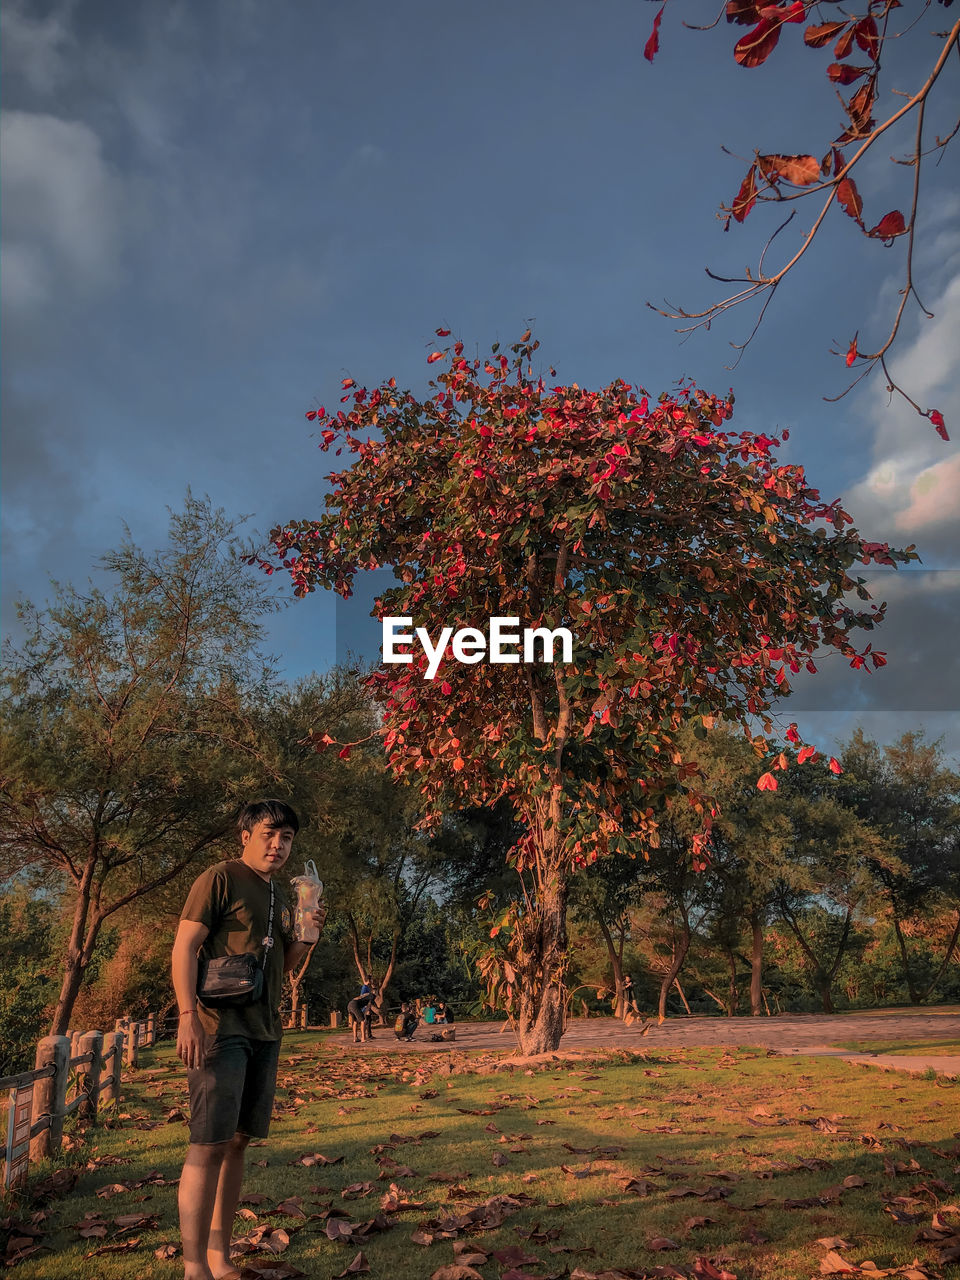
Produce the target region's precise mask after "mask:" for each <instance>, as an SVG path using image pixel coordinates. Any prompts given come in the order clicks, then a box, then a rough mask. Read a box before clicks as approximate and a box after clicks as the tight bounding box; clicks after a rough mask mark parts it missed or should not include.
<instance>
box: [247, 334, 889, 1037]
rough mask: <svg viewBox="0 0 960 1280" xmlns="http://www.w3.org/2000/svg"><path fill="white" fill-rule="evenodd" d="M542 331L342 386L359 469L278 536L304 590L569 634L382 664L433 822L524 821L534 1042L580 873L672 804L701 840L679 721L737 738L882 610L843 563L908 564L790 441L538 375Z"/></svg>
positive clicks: (392, 738) (431, 616)
mask: <svg viewBox="0 0 960 1280" xmlns="http://www.w3.org/2000/svg"><path fill="white" fill-rule="evenodd" d="M439 333H440V336H441V337H446V336H447V334H446V331H439ZM537 345H538V344H537V343H532V344H531V343H530V341H529V334H527V335H525V336H524V338H523V339H522V340H521V341H520V342H519V343H517V344H515V345H514V347H513V348H512V351H513V360H512V361H511V360H510V359H509V358H508V357H507V356H506V355H504V354H501V353H500V352H499V347H498V346H497V347H495V348H494V350H493V355H492V357H491V359H489V360H486V361H481V360H480V359H476V360H467V359H466V358H465V357H464V354H463V344H462V343H461V342H457V343H455V344H454V345H453V347H452V348H448V349H447V359H446V365H445V368H444V370H443V372H442V373H441V374H440V375H439V377H438V379H437V381H436V382H435V383H432V384H431V386H432V387H433V393H432V395H431V397H430V398H428V399H426V400H423V401H420V400H418V399H416V398H415V397H414V396H413V395H412V394H411V393H409V392H406V393H400V392H398V391H397V389H396V386H395V382H394V381H393V380H391V381H390V382H386V383H384V384H382V385H381V386H379V387H377V388H375V389H373V390H372V391H369V390H368V389H367V388H363V387H355V386H354V383H353V380H352V379H349V378H348V379H346V380H345V382H344V384H343V385H344V392H345V394H344V397H343V401H344V403H348V404H350V408H349V409H348V410H346V411H345V410H341V411H340V412H339V413H334V414H325V413H319V414H318V413H316V412H311V413H310V414H309V415H308V417H310V418H311V419H317V418H319V420H320V427H321V442H322V445H321V447H322V448H325V449H326V448H329V447H330V446H331V445H332V444H334V443H335V442H336V443H337V444H338V446H339V448H340V449H343V448H346V449H347V450H348V451H349V453H350V454H352V455H353V462H352V464H351V465H350V467H349V468H348V469H347V470H345V471H342V472H340V473H334V474H333V475H332V476H331V477H330V482H331V485H332V491H331V492H330V493H329V494H328V495H327V496H326V504H327V507H328V512H327V514H326V515H325V516H323V517H322V518H321V519H319V520H316V521H301V522H298V523H294V524H291V525H289V526H286V527H283V528H278V529H276V530H275V531H274V533H273V534H272V540H273V543H274V547H275V551H276V554H277V556H278V557H279V558H280V559H281V560H282V562H283V564H284V565H285V567H286V568H287V569H288V570H289V572H290V575H291V578H292V581H293V584H294V588H295V591H296V592H297V594H304V593H305V592H307V591H310V590H313V589H315V588H316V587H318V586H321V587H329V588H333V589H335V590H337V591H339V592H340V593H341V594H343V595H345V596H346V595H349V594H350V592H351V590H352V583H353V580H354V577H355V575H356V574H357V573H358V572H359V571H360V570H362V569H374V568H379V567H381V566H385V565H389V566H392V567H393V569H394V572H395V575H396V577H397V578H398V580H399V583H400V585H398V587H396V588H395V589H393V590H392V591H389V592H387V593H386V594H385V596H384V597H383V598H382V599H381V600H380V601H379V602H378V606H377V607H378V611H379V614H380V616H384V615H387V614H389V615H392V616H411V617H415V618H416V620H417V622H418V623H420V624H422V625H425V626H426V627H427V629H428V630H429V632H430V634H431V635H432V636H433V637H436V636H438V635H439V633H440V630H441V628H442V627H444V626H448V625H449V626H451V627H454V628H456V627H462V626H464V625H466V624H472V625H474V626H482V625H484V624H485V622H486V620H487V619H488V618H490V617H493V616H501V617H516V618H518V619H519V624H520V627H530V628H537V627H545V628H555V627H559V626H566V627H568V628H570V630H571V631H572V632H573V635H574V636H575V649H574V654H573V663H572V665H570V666H565V665H562V664H560V663H554V664H553V665H552V666H545V665H539V666H536V665H528V664H522V665H517V666H515V667H503V666H494V665H492V664H491V665H486V664H483V665H479V666H467V665H463V664H461V663H459V662H456V661H453V660H451V659H449V658H446V657H445V659H444V661H443V662H442V664H441V666H440V669H439V673H438V678H437V679H434V680H427V679H425V678H424V677H425V674H426V659H425V657H424V656H423V654H422V653H418V654H417V655H414V656H413V657H412V665H410V666H406V667H402V668H400V669H399V671H398V669H396V668H390V669H386V668H385V669H383V670H382V671H381V672H378V673H377V687H378V689H379V691H380V695H381V697H382V703H383V715H384V726H383V729H384V741H385V747H386V750H387V753H388V760H389V764H390V766H391V768H392V770H393V772H394V774H395V775H396V776H398V777H401V778H404V779H409V780H412V781H413V783H414V785H415V786H416V787H417V789H418V791H419V794H420V797H421V804H422V806H423V810H424V821H425V823H427V824H434V825H435V824H437V823H439V822H440V821H441V819H442V815H443V812H444V810H445V808H446V809H455V808H461V807H463V806H464V805H465V804H491V803H494V802H496V801H498V800H500V799H507V800H508V801H509V802H510V804H511V806H512V807H513V810H514V814H515V816H516V819H517V821H518V822H519V823H520V825H521V826H522V828H523V835H522V836H521V839H520V840H519V841H518V843H517V845H516V846H515V849H514V851H513V853H512V855H511V858H512V863H513V866H514V867H515V869H516V870H517V872H518V874H519V875H520V877H521V881H522V883H523V897H522V901H520V902H518V904H517V909H516V911H515V912H514V913H513V915H512V918H511V923H510V944H509V948H508V950H509V951H510V964H511V966H512V971H513V972H514V974H515V976H516V979H517V982H516V984H508V985H509V986H510V987H511V988H513V989H515V990H516V992H517V999H518V1020H517V1021H518V1029H519V1036H520V1042H521V1045H522V1048H523V1049H524V1051H525V1052H528V1053H537V1052H542V1051H545V1050H550V1049H553V1048H556V1046H557V1044H558V1042H559V1039H560V1036H561V1035H562V1032H563V1019H564V1008H565V994H564V990H565V989H564V973H565V969H566V963H567V947H566V907H567V897H568V892H569V881H570V875H571V873H572V871H573V870H574V869H575V868H576V867H577V866H578V865H581V866H582V865H586V864H587V863H588V862H589V861H593V860H594V859H596V858H597V857H600V856H601V855H603V854H606V853H608V852H617V851H621V850H624V851H626V850H631V849H633V850H638V849H642V848H643V847H648V848H649V847H655V845H656V842H657V828H658V820H659V815H660V814H661V813H662V812H664V811H665V810H666V808H667V807H668V806H669V805H673V804H675V803H676V802H677V801H682V802H684V803H689V804H690V805H691V806H692V808H693V810H694V812H696V813H698V814H699V815H700V817H701V818H702V826H703V830H702V831H701V832H699V833H697V834H695V835H694V836H693V837H692V839H691V847H692V850H693V854H694V856H695V857H697V856H698V854H699V852H700V851H702V848H703V844H704V842H705V840H706V829H707V828H708V826H709V805H708V804H706V803H705V801H704V798H703V797H702V796H701V795H700V793H699V791H698V789H697V787H696V785H695V783H694V782H693V781H692V779H693V777H694V776H695V774H696V772H697V768H696V764H695V762H694V761H691V760H689V759H685V758H684V756H683V755H682V753H681V752H680V751H679V750H678V749H677V746H676V744H675V736H676V733H677V730H678V729H679V727H680V725H681V723H682V721H683V719H684V717H686V716H689V715H691V714H697V715H700V716H701V717H702V718H703V722H704V724H710V725H712V724H713V723H714V720H715V719H717V718H726V719H729V720H732V721H735V722H737V723H739V724H740V725H741V726H742V727H743V728H744V730H745V731H749V726H750V724H751V723H752V721H753V718H754V717H764V716H765V714H766V713H767V711H768V710H769V708H770V707H771V705H772V702H773V701H774V700H775V699H777V698H780V697H782V696H784V695H785V694H786V693H787V692H788V690H789V680H788V674H789V672H790V671H791V670H794V671H798V670H799V669H800V667H801V665H802V664H803V663H805V662H811V661H812V655H813V653H814V652H815V651H816V650H817V649H818V648H819V646H821V645H828V646H829V645H833V646H835V647H837V648H838V649H839V650H840V651H841V652H843V653H846V654H848V655H849V656H850V657H851V658H853V657H856V656H857V654H856V651H855V650H854V648H853V645H852V643H851V640H850V636H851V633H852V632H853V631H854V630H855V629H856V628H858V627H868V628H872V627H873V625H874V624H875V622H876V621H877V620H878V619H879V617H881V616H882V613H883V610H882V608H880V609H877V608H876V607H874V609H873V611H871V612H856V611H854V610H853V609H850V608H849V607H847V606H845V605H844V604H842V603H841V597H842V596H843V594H844V593H845V592H847V591H849V590H851V589H852V588H853V587H854V586H855V585H856V584H855V582H854V580H853V579H852V578H851V577H850V576H849V575H848V572H847V570H848V569H849V568H850V566H851V565H852V564H853V562H854V561H855V560H856V559H858V558H859V559H862V560H863V562H864V563H869V562H870V561H871V560H878V561H881V562H883V563H887V564H893V563H896V562H897V561H903V560H907V559H910V558H911V557H912V555H913V553H912V552H911V551H908V552H891V551H890V549H889V548H887V547H886V546H880V545H879V544H865V543H863V542H862V540H861V539H860V537H859V535H858V534H857V533H856V532H855V531H853V530H851V529H847V528H846V527H845V526H846V525H847V523H848V522H849V519H850V518H849V517H848V516H847V515H846V514H845V513H844V512H843V511H842V510H841V509H840V507H839V504H837V503H834V504H829V505H828V504H826V503H824V502H822V501H821V500H820V497H819V494H817V492H816V491H815V490H812V489H810V488H809V487H808V485H807V482H806V478H805V477H804V474H803V471H802V469H801V468H798V467H793V466H789V465H778V464H777V463H776V461H775V458H774V454H773V450H774V448H775V447H776V445H777V444H778V443H779V442H778V441H777V440H776V439H774V438H772V437H768V436H765V435H754V434H751V433H746V432H743V433H737V432H732V431H731V430H730V429H729V428H728V427H727V426H726V425H725V424H726V423H727V420H728V419H729V417H730V415H731V413H732V406H731V404H730V402H729V401H724V400H721V399H718V398H716V397H714V396H710V395H708V394H706V393H704V392H701V391H698V390H696V389H693V388H686V389H685V390H683V391H681V392H680V393H679V394H678V395H676V396H674V397H669V396H664V397H662V398H661V400H660V401H659V403H658V404H657V405H656V406H655V407H654V408H652V409H651V408H650V405H649V402H648V398H647V397H646V396H645V395H643V393H642V392H640V391H637V390H634V388H632V387H630V386H628V385H627V384H626V383H624V382H620V381H617V382H614V383H612V384H610V386H608V387H605V388H603V389H602V390H600V391H596V392H588V391H584V390H583V389H581V388H580V387H578V386H576V385H572V386H555V387H552V388H550V389H548V388H547V387H546V385H545V383H544V381H543V378H542V377H538V376H536V375H535V374H534V373H533V370H532V365H531V360H532V358H533V354H534V351H535V350H536V348H537ZM443 359H444V352H442V351H436V352H433V353H432V354H431V355H430V356H429V362H430V363H434V362H436V361H438V360H443ZM360 433H366V435H365V438H361V434H360ZM268 567H270V566H268ZM861 590H862V591H864V593H865V588H863V587H862V584H861ZM879 660H881V661H882V658H881V659H879ZM318 745H321V746H323V745H327V744H325V743H324V741H323V736H322V735H318ZM763 745H764V746H765V745H766V744H765V742H764V743H763ZM767 776H770V775H769V773H768V775H767ZM501 931H503V930H501Z"/></svg>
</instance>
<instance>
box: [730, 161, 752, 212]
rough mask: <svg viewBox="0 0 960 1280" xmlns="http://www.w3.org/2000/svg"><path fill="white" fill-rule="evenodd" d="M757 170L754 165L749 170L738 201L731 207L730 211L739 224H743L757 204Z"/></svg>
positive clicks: (742, 183)
mask: <svg viewBox="0 0 960 1280" xmlns="http://www.w3.org/2000/svg"><path fill="white" fill-rule="evenodd" d="M756 169H757V167H756V165H754V164H752V165H751V166H750V168H749V169H748V170H747V176H746V177H745V178H744V180H743V182H741V184H740V190H739V191H738V192H737V196H736V199H735V200H734V202H733V205H732V206H731V210H730V211H731V213H732V214H733V216H734V218H735V219H736V220H737V222H742V221H743V220H744V218H745V217H746V216H747V214H748V213H749V212H750V210H751V209H752V208H753V206H754V205H755V204H756V203H757V183H756V178H755V174H756Z"/></svg>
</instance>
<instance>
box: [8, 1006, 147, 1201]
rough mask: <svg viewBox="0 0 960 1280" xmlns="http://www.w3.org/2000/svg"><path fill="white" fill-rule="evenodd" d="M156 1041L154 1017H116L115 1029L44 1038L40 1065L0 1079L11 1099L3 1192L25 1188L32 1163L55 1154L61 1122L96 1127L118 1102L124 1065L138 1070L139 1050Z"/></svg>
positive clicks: (60, 1140)
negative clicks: (74, 1119) (75, 1120)
mask: <svg viewBox="0 0 960 1280" xmlns="http://www.w3.org/2000/svg"><path fill="white" fill-rule="evenodd" d="M155 1042H156V1017H155V1015H154V1014H150V1016H149V1017H148V1018H146V1019H144V1020H142V1021H140V1022H135V1021H134V1020H133V1019H131V1018H118V1019H117V1022H116V1025H115V1029H114V1030H113V1031H112V1032H110V1033H108V1034H107V1035H104V1033H103V1032H102V1031H87V1032H85V1033H81V1032H79V1031H77V1032H68V1033H67V1034H66V1035H65V1036H45V1037H44V1039H43V1040H41V1041H40V1043H39V1044H38V1045H37V1058H36V1066H35V1067H34V1069H33V1070H32V1071H23V1072H21V1073H20V1075H17V1076H7V1077H6V1078H5V1079H2V1080H0V1092H3V1091H6V1093H7V1095H8V1099H9V1102H8V1111H7V1134H6V1144H5V1150H4V1165H3V1189H4V1191H8V1190H10V1189H11V1188H13V1187H21V1186H23V1184H24V1183H25V1182H26V1180H27V1171H28V1169H29V1165H30V1161H31V1160H43V1159H45V1158H47V1157H48V1156H54V1155H56V1154H57V1153H58V1152H59V1150H60V1146H61V1143H62V1141H63V1123H64V1121H65V1120H66V1118H67V1116H70V1115H73V1113H74V1112H76V1113H77V1114H78V1115H79V1116H80V1117H81V1119H83V1120H85V1121H87V1122H88V1123H89V1124H96V1122H97V1113H98V1111H99V1109H100V1107H101V1106H104V1105H109V1104H110V1103H118V1102H119V1101H120V1086H121V1082H122V1077H123V1068H124V1066H128V1067H135V1066H136V1065H137V1055H138V1052H139V1050H140V1048H141V1047H147V1046H149V1045H152V1044H154V1043H155Z"/></svg>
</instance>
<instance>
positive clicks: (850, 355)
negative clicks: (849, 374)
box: [847, 338, 860, 369]
mask: <svg viewBox="0 0 960 1280" xmlns="http://www.w3.org/2000/svg"><path fill="white" fill-rule="evenodd" d="M859 354H860V352H859V351H858V350H857V340H856V338H854V339H853V341H852V342H851V343H850V349H849V351H848V352H847V368H848V369H849V368H850V366H851V365H852V364H853V362H854V361H855V360H856V358H857V356H858V355H859Z"/></svg>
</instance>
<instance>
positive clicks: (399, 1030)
mask: <svg viewBox="0 0 960 1280" xmlns="http://www.w3.org/2000/svg"><path fill="white" fill-rule="evenodd" d="M418 1022H419V1018H418V1017H417V1015H416V1013H415V1012H414V1011H413V1009H412V1008H411V1007H410V1002H409V1001H408V1000H404V1002H403V1004H402V1005H401V1006H400V1012H399V1014H398V1015H397V1020H396V1022H395V1023H394V1024H393V1033H394V1035H395V1036H396V1037H397V1039H398V1040H412V1039H413V1033H414V1032H415V1031H416V1029H417V1023H418Z"/></svg>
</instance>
